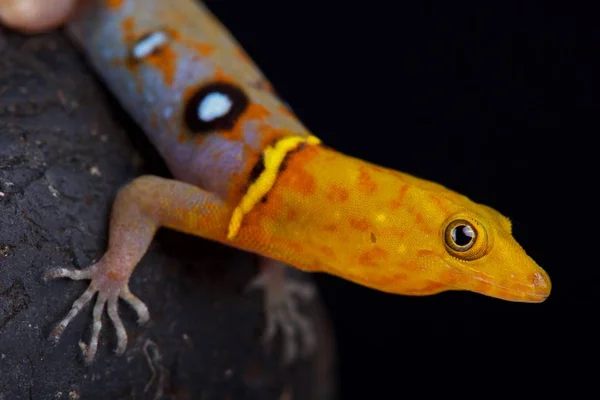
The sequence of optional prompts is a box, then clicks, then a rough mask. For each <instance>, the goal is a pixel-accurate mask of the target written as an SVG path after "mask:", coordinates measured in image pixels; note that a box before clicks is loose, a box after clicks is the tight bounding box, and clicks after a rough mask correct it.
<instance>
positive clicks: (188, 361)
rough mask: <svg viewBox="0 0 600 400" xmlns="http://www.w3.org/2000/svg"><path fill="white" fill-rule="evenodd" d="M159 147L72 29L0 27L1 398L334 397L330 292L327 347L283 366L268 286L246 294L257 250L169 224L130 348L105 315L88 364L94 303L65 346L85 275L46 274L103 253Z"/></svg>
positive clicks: (322, 319) (324, 331) (146, 274)
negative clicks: (92, 65) (146, 313)
mask: <svg viewBox="0 0 600 400" xmlns="http://www.w3.org/2000/svg"><path fill="white" fill-rule="evenodd" d="M111 103H112V104H111ZM121 125H123V126H126V129H127V132H128V134H126V133H125V129H123V128H121ZM148 148H149V146H148V145H147V142H145V140H144V138H143V135H141V134H140V133H139V131H138V130H137V128H135V126H134V125H133V124H132V123H131V121H130V120H129V119H127V117H125V116H124V113H123V111H122V110H120V109H119V107H118V105H117V104H116V102H115V100H114V99H113V98H112V97H111V96H110V95H109V94H108V93H106V92H105V91H103V89H102V86H101V84H100V83H99V81H98V80H97V79H95V78H94V75H93V73H92V71H91V70H90V69H89V68H88V67H87V66H86V64H85V62H84V60H83V59H82V58H81V57H80V56H79V54H78V53H77V52H76V51H75V48H74V47H72V46H71V44H70V42H69V41H68V40H67V39H66V38H65V36H63V35H62V34H61V33H60V32H53V33H50V34H46V35H40V36H35V37H23V36H20V35H17V34H14V33H10V32H8V31H6V30H2V28H0V399H11V400H13V399H15V400H16V399H24V398H30V399H77V398H84V399H100V398H102V399H106V398H111V399H113V398H119V399H123V398H155V396H156V394H157V393H160V392H162V393H163V394H164V398H172V399H331V398H334V397H335V390H334V387H335V385H334V355H333V354H334V352H333V342H332V332H331V330H330V326H329V320H328V318H327V317H326V315H325V313H324V312H323V306H322V304H321V303H320V301H319V300H317V301H313V302H312V303H310V304H308V305H307V307H306V308H305V310H306V312H307V313H308V314H309V315H310V316H311V317H312V318H313V319H314V320H315V323H316V326H317V328H318V337H319V348H318V351H317V352H316V354H315V356H314V357H313V358H310V359H307V360H301V361H299V362H296V363H295V364H293V365H291V366H290V367H287V368H284V367H283V366H282V365H281V362H280V360H281V352H280V351H279V350H278V349H279V347H274V348H273V351H267V350H266V349H265V348H264V347H263V346H262V345H261V343H260V340H259V339H260V335H261V333H262V330H263V326H264V316H263V313H262V307H263V301H262V296H261V295H260V293H258V292H254V293H251V294H248V295H244V294H243V293H242V289H243V288H244V286H245V285H246V284H247V282H248V281H249V280H250V279H251V278H252V277H253V276H254V274H255V273H256V266H255V261H256V259H255V257H254V256H252V255H250V254H247V253H244V252H241V251H238V250H234V249H230V248H227V247H225V246H222V245H219V244H216V243H213V242H209V241H206V240H203V239H200V238H196V237H191V236H187V235H183V234H179V233H176V232H172V231H167V230H162V231H160V232H159V234H158V235H157V238H156V239H155V240H154V242H153V244H152V246H151V248H150V250H149V252H148V253H147V254H146V256H145V257H144V258H143V259H142V261H141V263H140V265H139V267H138V268H137V269H136V271H135V272H134V274H133V277H132V279H131V290H132V291H133V293H135V294H136V295H137V296H139V297H140V298H141V299H142V300H144V301H145V302H146V304H147V305H148V307H149V308H150V312H151V321H150V323H149V324H148V325H145V326H137V324H136V323H135V315H134V313H133V311H132V310H130V309H129V308H128V306H127V305H126V304H124V303H121V305H120V314H121V316H122V317H123V320H124V323H125V325H126V328H127V331H128V334H129V345H128V348H127V351H126V352H125V354H124V355H123V356H120V357H119V356H116V355H114V354H113V350H114V348H115V345H116V338H115V334H114V329H113V328H112V325H111V323H110V321H109V320H108V318H107V316H106V315H105V316H104V319H103V324H104V325H103V329H102V333H101V335H100V343H99V350H98V353H97V355H96V361H95V362H94V363H93V364H92V365H91V366H89V367H86V366H85V365H84V362H83V359H82V355H81V351H80V348H79V345H78V343H79V342H80V341H82V342H84V343H87V342H88V341H89V336H90V322H91V306H90V305H88V306H87V307H86V308H85V310H84V311H82V313H81V314H80V315H79V316H77V317H76V318H75V319H74V320H73V322H72V323H71V325H69V327H68V328H67V329H66V331H65V332H64V334H63V337H62V338H61V340H60V342H59V343H58V344H57V345H56V346H53V345H52V343H51V342H50V341H48V339H47V338H48V335H49V333H50V331H51V330H52V328H53V327H54V326H55V324H56V323H57V322H58V321H59V320H60V319H61V318H62V317H63V316H64V315H65V313H66V312H67V311H68V310H69V309H70V307H71V304H72V302H73V301H74V300H75V299H76V298H77V297H79V295H81V293H83V291H84V290H85V288H86V286H87V281H79V282H73V281H70V280H55V281H49V282H44V281H43V279H42V275H43V273H44V272H45V271H47V270H48V269H50V268H53V267H59V266H64V267H67V268H72V267H75V268H85V267H87V266H88V265H90V263H92V262H93V261H94V260H96V259H98V258H99V257H100V256H101V255H102V253H103V251H104V250H105V246H106V243H107V228H108V216H109V211H110V207H111V202H112V200H113V198H114V196H115V193H116V191H117V190H118V188H119V187H121V186H122V185H123V184H125V183H127V182H128V181H130V180H131V179H132V178H133V177H135V176H137V175H140V174H141V173H148V172H149V171H150V172H153V173H154V172H155V171H162V172H164V167H162V166H161V165H159V164H155V161H156V160H157V159H158V158H157V157H156V154H155V153H152V150H149V149H148ZM134 149H135V150H137V151H140V150H141V151H142V154H141V155H137V153H136V151H135V150H134ZM140 160H145V161H146V162H149V161H150V163H149V164H146V165H143V163H140ZM157 165H158V166H157ZM296 272H297V271H292V273H296ZM298 274H300V276H301V277H302V278H303V279H309V277H307V275H305V274H301V273H299V272H298ZM274 344H275V345H277V344H278V342H277V343H274Z"/></svg>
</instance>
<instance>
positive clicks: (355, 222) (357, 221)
mask: <svg viewBox="0 0 600 400" xmlns="http://www.w3.org/2000/svg"><path fill="white" fill-rule="evenodd" d="M348 222H349V223H350V226H351V227H353V228H354V229H358V230H359V231H362V232H365V231H368V230H369V228H370V226H371V224H369V221H368V220H367V219H366V218H365V217H363V218H349V219H348Z"/></svg>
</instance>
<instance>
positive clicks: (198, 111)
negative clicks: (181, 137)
mask: <svg viewBox="0 0 600 400" xmlns="http://www.w3.org/2000/svg"><path fill="white" fill-rule="evenodd" d="M249 103H250V100H249V99H248V96H246V94H245V93H244V91H243V90H242V89H240V88H239V87H237V86H235V85H233V84H230V83H225V82H214V83H209V84H208V85H205V86H203V87H201V88H200V89H199V90H198V91H197V92H196V93H195V94H194V95H193V96H192V97H190V99H189V100H188V102H187V104H186V106H185V111H184V115H183V118H184V122H185V124H186V125H187V127H188V129H189V130H190V131H191V132H193V133H209V132H211V131H214V130H230V129H232V128H233V127H234V126H235V124H236V122H237V120H238V118H239V117H240V116H241V115H242V114H243V113H244V111H246V108H248V105H249Z"/></svg>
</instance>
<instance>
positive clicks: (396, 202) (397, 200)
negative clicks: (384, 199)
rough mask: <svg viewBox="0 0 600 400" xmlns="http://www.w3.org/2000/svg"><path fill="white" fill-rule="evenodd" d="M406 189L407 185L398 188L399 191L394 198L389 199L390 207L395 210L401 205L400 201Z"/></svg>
mask: <svg viewBox="0 0 600 400" xmlns="http://www.w3.org/2000/svg"><path fill="white" fill-rule="evenodd" d="M407 190H408V185H404V186H402V188H401V189H400V193H398V196H396V197H395V198H394V199H392V200H391V201H390V209H392V210H397V209H399V208H400V207H401V206H402V201H403V200H404V196H405V195H406V191H407Z"/></svg>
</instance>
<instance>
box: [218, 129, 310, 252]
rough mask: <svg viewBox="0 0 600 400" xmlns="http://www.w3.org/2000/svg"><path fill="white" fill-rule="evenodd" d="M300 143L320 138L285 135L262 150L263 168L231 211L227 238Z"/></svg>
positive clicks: (233, 233)
mask: <svg viewBox="0 0 600 400" xmlns="http://www.w3.org/2000/svg"><path fill="white" fill-rule="evenodd" d="M302 143H308V144H319V143H321V140H320V139H319V138H317V137H315V136H306V137H303V136H287V137H284V138H283V139H280V140H279V141H278V142H277V143H275V145H273V146H269V147H267V148H266V149H265V150H264V151H263V163H264V166H265V169H264V170H263V172H262V173H261V174H260V175H259V176H258V178H257V179H256V181H254V183H253V184H252V185H250V187H249V188H248V191H247V192H246V194H245V195H244V197H242V200H241V201H240V204H238V206H237V207H236V208H235V210H234V211H233V215H232V216H231V220H230V221H229V231H228V233H227V239H229V240H232V239H233V238H234V237H235V236H236V235H237V233H238V231H239V230H240V227H241V225H242V219H243V218H244V215H246V214H248V213H249V212H250V210H252V208H253V207H254V205H255V204H256V203H258V202H259V201H260V199H261V198H262V197H263V196H264V195H265V194H267V193H268V192H269V190H271V188H272V187H273V185H274V184H275V180H276V179H277V174H278V173H279V167H280V166H281V163H282V162H283V160H284V159H285V156H286V155H287V154H288V153H289V152H290V151H292V150H295V149H296V148H297V147H298V146H299V145H300V144H302Z"/></svg>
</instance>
